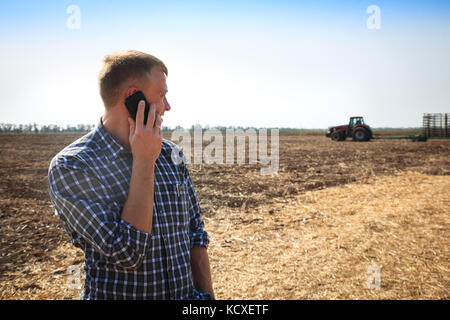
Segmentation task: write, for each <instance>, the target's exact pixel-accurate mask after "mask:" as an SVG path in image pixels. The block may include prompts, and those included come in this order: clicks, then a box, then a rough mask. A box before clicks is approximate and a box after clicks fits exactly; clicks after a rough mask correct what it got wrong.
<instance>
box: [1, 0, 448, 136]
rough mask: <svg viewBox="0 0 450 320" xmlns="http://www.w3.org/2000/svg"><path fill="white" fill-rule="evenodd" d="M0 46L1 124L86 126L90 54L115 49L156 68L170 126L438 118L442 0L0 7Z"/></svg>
mask: <svg viewBox="0 0 450 320" xmlns="http://www.w3.org/2000/svg"><path fill="white" fill-rule="evenodd" d="M73 6H75V8H76V9H77V10H78V11H73V10H70V9H71V8H72V7H73ZM373 6H376V8H377V10H376V11H373V10H368V8H369V9H370V8H373ZM78 12H79V14H78ZM0 40H1V41H0V46H1V48H0V70H1V73H0V98H1V103H0V114H1V118H0V122H3V123H16V124H19V123H33V122H36V123H38V124H59V125H67V124H78V123H85V124H95V123H97V122H98V120H99V119H100V117H101V115H102V113H103V108H104V107H103V103H102V101H101V98H100V96H99V93H98V84H97V75H98V72H99V70H100V67H101V64H102V59H103V57H104V56H105V55H107V54H110V53H112V52H115V51H120V50H127V49H134V50H140V51H144V52H147V53H150V54H152V55H154V56H156V57H158V58H159V59H161V60H163V61H164V63H165V64H166V66H167V67H168V70H169V75H168V78H167V84H168V88H169V92H168V94H167V98H168V100H169V102H170V104H171V106H172V110H171V111H169V112H167V113H166V114H165V116H164V125H166V126H169V127H172V128H173V127H175V126H177V125H180V126H183V127H190V126H191V125H194V124H200V125H201V126H207V125H209V126H244V127H247V126H255V127H280V128H281V127H295V128H326V127H328V126H331V125H339V124H345V123H347V122H348V118H349V117H350V116H360V115H361V116H364V117H365V120H366V122H367V123H368V124H370V125H371V126H373V127H420V126H421V124H422V114H423V113H425V112H450V59H449V57H450V1H376V0H370V1H264V0H261V1H245V0H239V1H234V0H229V1H148V0H147V1H132V0H130V1H113V0H110V1H105V0H104V1H78V0H72V1H9V2H5V1H2V2H1V3H0Z"/></svg>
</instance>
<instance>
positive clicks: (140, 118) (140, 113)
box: [136, 100, 145, 131]
mask: <svg viewBox="0 0 450 320" xmlns="http://www.w3.org/2000/svg"><path fill="white" fill-rule="evenodd" d="M144 110H145V102H144V100H141V101H139V104H138V110H137V113H136V128H137V129H138V130H139V131H143V130H144Z"/></svg>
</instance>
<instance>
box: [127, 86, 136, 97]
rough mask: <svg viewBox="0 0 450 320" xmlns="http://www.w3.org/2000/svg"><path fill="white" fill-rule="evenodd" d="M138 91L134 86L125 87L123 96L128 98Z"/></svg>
mask: <svg viewBox="0 0 450 320" xmlns="http://www.w3.org/2000/svg"><path fill="white" fill-rule="evenodd" d="M136 92H138V89H136V87H130V88H128V89H127V92H126V95H125V98H128V97H129V96H131V95H132V94H133V93H136Z"/></svg>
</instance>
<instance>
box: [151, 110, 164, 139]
mask: <svg viewBox="0 0 450 320" xmlns="http://www.w3.org/2000/svg"><path fill="white" fill-rule="evenodd" d="M162 122H163V120H162V118H161V116H160V115H159V113H157V114H156V115H155V126H154V127H153V129H154V134H157V135H158V136H161V125H162Z"/></svg>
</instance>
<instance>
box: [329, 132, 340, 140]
mask: <svg viewBox="0 0 450 320" xmlns="http://www.w3.org/2000/svg"><path fill="white" fill-rule="evenodd" d="M341 137H342V135H341V132H340V131H334V132H333V133H332V134H331V140H333V141H341Z"/></svg>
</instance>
